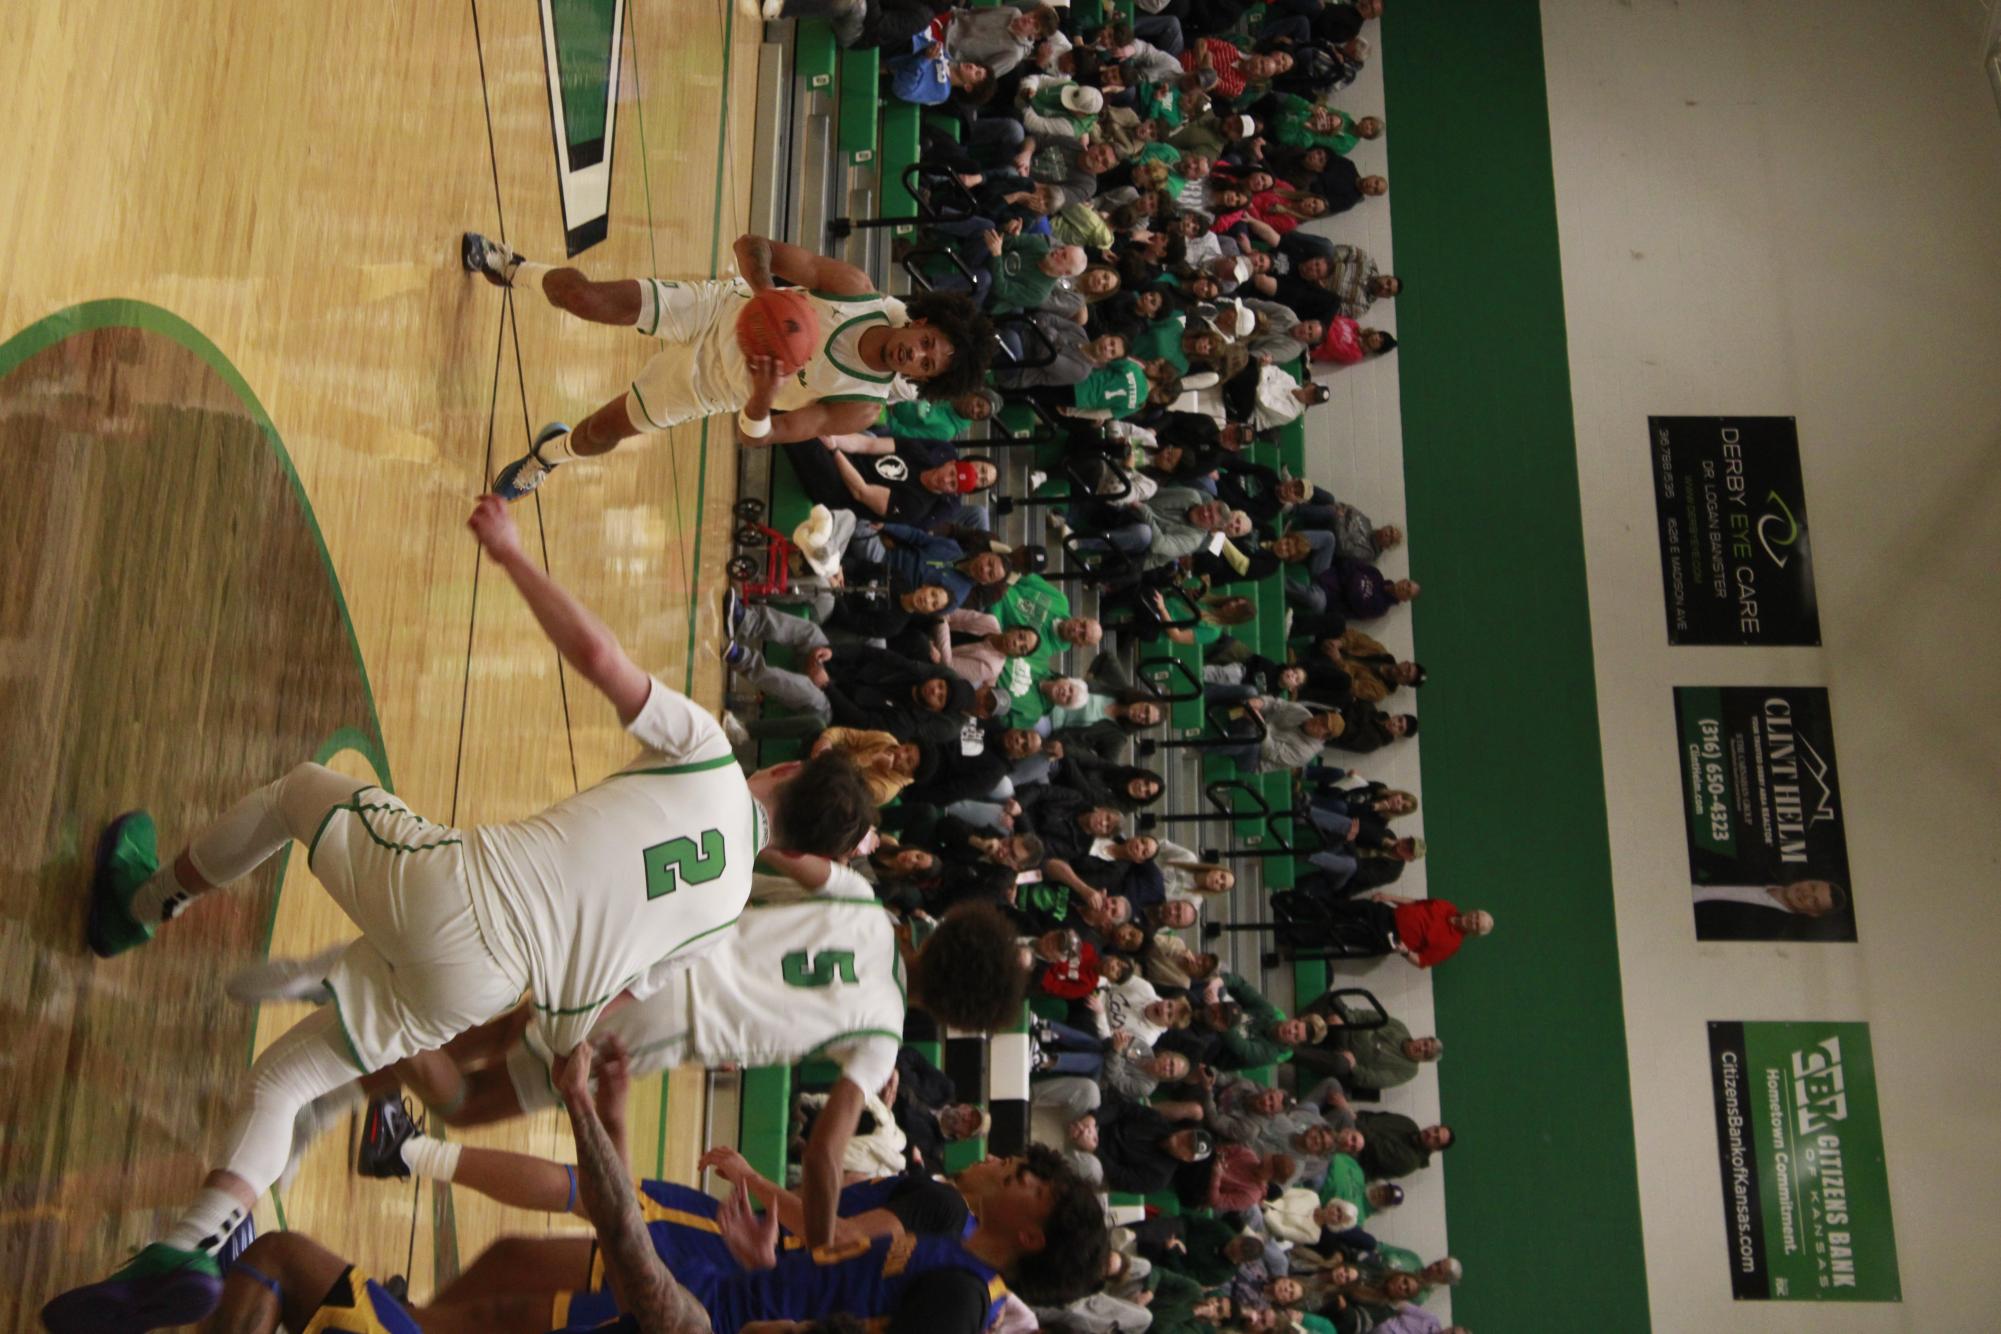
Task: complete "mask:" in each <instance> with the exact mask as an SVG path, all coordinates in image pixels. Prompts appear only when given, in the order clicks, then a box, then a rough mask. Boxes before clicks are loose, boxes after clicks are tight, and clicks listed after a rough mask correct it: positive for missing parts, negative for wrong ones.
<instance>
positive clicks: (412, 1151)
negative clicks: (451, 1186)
mask: <svg viewBox="0 0 2001 1334" xmlns="http://www.w3.org/2000/svg"><path fill="white" fill-rule="evenodd" d="M464 1147H465V1146H464V1145H463V1144H448V1143H446V1142H445V1141H444V1140H441V1139H432V1138H431V1137H430V1136H429V1135H412V1136H410V1138H408V1139H406V1140H404V1141H403V1148H402V1153H403V1165H404V1166H405V1167H408V1168H409V1169H410V1171H411V1173H412V1174H414V1175H416V1176H420V1177H428V1178H430V1179H431V1180H433V1181H450V1180H451V1179H452V1177H453V1175H454V1174H456V1173H457V1172H458V1170H459V1151H460V1150H461V1149H463V1148H464Z"/></svg>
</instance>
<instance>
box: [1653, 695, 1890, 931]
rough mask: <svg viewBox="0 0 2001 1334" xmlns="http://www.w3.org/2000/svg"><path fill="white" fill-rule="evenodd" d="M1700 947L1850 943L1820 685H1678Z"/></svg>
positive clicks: (1842, 843)
mask: <svg viewBox="0 0 2001 1334" xmlns="http://www.w3.org/2000/svg"><path fill="white" fill-rule="evenodd" d="M1674 711H1675V722H1676V726H1677V730H1678V735H1679V737H1680V742H1681V780H1682V793H1681V795H1682V819H1683V823H1684V825H1685V827H1686V830H1687V834H1688V874H1689V879H1690V881H1691V883H1692V884H1693V886H1694V899H1695V922H1696V932H1695V933H1696V935H1697V937H1699V938H1700V939H1703V940H1853V939H1855V911H1854V905H1853V903H1852V902H1851V900H1850V897H1849V881H1848V841H1847V836H1846V832H1845V829H1844V827H1843V821H1842V811H1841V786H1840V782H1839V779H1838V777H1837V775H1836V772H1835V764H1834V725H1833V721H1832V719H1831V718H1830V717H1829V716H1828V709H1827V691H1826V690H1825V689H1823V688H1821V687H1819V686H1677V687H1675V692H1674Z"/></svg>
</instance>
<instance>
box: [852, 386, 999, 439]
mask: <svg viewBox="0 0 2001 1334" xmlns="http://www.w3.org/2000/svg"><path fill="white" fill-rule="evenodd" d="M1001 404H1002V399H1001V396H1000V394H999V393H998V392H997V391H995V390H992V389H980V390H978V391H976V392H974V393H970V394H966V395H963V396H961V397H959V398H955V399H953V400H951V401H950V402H949V403H948V402H943V401H941V400H938V399H930V398H912V399H905V400H903V401H902V402H899V403H892V404H890V405H889V406H888V407H887V408H885V409H883V414H882V420H881V421H880V422H879V423H878V424H877V425H876V427H875V430H876V432H877V433H878V434H881V435H890V436H895V437H896V438H898V439H900V440H957V439H959V438H960V437H962V436H964V435H965V434H966V431H967V429H968V428H969V427H971V426H972V424H973V423H974V422H983V421H987V420H989V419H990V418H992V417H993V415H994V414H995V413H997V412H999V411H1000V410H1001Z"/></svg>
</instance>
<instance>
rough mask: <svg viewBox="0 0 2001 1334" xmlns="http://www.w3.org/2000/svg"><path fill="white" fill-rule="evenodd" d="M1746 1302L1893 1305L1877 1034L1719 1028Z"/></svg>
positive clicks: (1741, 1293) (1733, 1234)
mask: <svg viewBox="0 0 2001 1334" xmlns="http://www.w3.org/2000/svg"><path fill="white" fill-rule="evenodd" d="M1709 1077H1710V1083H1711V1087H1712V1088H1713V1090H1714V1092H1715V1095H1716V1156H1717V1161H1718V1165H1719V1166H1720V1167H1721V1169H1722V1174H1723V1219H1724V1228H1725V1232H1726V1233H1727V1235H1728V1237H1729V1243H1730V1291H1731V1295H1733V1296H1734V1297H1736V1298H1737V1299H1738V1300H1739V1301H1790V1302H1894V1301H1901V1300H1902V1297H1903V1288H1902V1286H1901V1284H1900V1281H1899V1279H1898V1275H1897V1234H1896V1229H1895V1228H1894V1227H1893V1226H1892V1225H1891V1221H1890V1178H1889V1173H1888V1171H1887V1169H1886V1167H1885V1165H1884V1161H1883V1127H1882V1124H1881V1122H1880V1121H1879V1120H1878V1117H1877V1110H1876V1063H1875V1056H1874V1053H1873V1052H1872V1051H1871V1049H1870V1046H1869V1025H1867V1024H1837V1023H1786V1024H1776V1023H1752V1022H1742V1021H1737V1020H1730V1021H1721V1022H1712V1023H1711V1024H1710V1025H1709Z"/></svg>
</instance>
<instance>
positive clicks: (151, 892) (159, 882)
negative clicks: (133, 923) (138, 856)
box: [132, 858, 195, 926]
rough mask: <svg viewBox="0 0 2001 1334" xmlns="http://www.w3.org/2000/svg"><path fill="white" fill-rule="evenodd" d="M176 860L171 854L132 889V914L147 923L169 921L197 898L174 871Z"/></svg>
mask: <svg viewBox="0 0 2001 1334" xmlns="http://www.w3.org/2000/svg"><path fill="white" fill-rule="evenodd" d="M176 860H178V859H177V858H169V859H168V860H167V861H166V862H165V863H163V864H162V865H161V867H160V869H159V870H157V871H155V872H153V874H152V875H150V876H148V877H147V878H146V881H145V883H144V884H142V885H140V886H139V888H137V889H136V890H134V891H132V915H133V916H134V917H136V918H138V919H139V920H140V921H141V922H144V923H145V924H146V925H147V926H158V925H160V924H161V923H162V922H165V921H168V920H169V919H171V918H172V917H173V915H174V914H175V913H177V912H179V911H180V910H181V909H183V908H185V907H187V906H188V904H190V903H192V902H193V901H194V897H195V895H194V891H193V890H191V889H188V888H186V887H185V886H183V885H182V884H181V880H180V877H179V876H177V875H175V874H174V862H175V861H176Z"/></svg>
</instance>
